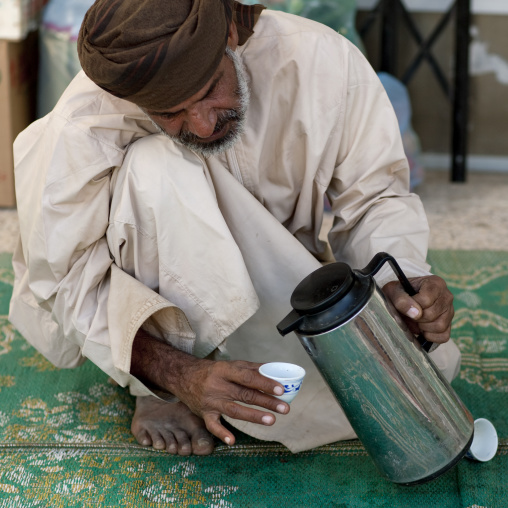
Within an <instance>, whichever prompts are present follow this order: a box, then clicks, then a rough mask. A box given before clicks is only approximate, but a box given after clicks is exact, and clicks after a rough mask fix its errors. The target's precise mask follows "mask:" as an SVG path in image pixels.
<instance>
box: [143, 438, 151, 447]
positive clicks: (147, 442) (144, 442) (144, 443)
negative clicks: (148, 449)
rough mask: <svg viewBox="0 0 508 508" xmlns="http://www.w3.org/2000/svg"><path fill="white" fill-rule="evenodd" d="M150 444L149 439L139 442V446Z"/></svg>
mask: <svg viewBox="0 0 508 508" xmlns="http://www.w3.org/2000/svg"><path fill="white" fill-rule="evenodd" d="M149 444H150V440H149V439H143V440H142V441H141V446H148V445H149Z"/></svg>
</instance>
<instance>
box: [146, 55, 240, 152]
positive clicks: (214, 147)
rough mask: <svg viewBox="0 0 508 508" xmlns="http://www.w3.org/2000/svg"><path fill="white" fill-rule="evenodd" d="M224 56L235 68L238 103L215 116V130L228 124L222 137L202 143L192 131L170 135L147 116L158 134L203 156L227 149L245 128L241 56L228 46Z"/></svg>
mask: <svg viewBox="0 0 508 508" xmlns="http://www.w3.org/2000/svg"><path fill="white" fill-rule="evenodd" d="M226 56H227V57H228V58H229V59H230V60H231V61H232V62H233V65H234V68H235V72H236V79H237V82H238V86H237V89H236V90H235V96H236V97H237V99H238V101H239V103H240V105H239V106H238V108H234V109H227V110H225V111H222V112H221V113H220V114H219V115H218V116H217V123H216V125H215V132H217V131H219V130H221V129H222V128H223V127H224V126H225V125H226V124H229V130H228V131H227V133H226V134H225V135H224V136H223V137H222V138H219V139H216V140H214V141H210V142H209V143H202V142H200V141H199V140H200V139H201V138H199V136H196V135H195V134H193V133H192V132H183V133H181V134H180V135H178V136H172V135H170V134H168V133H167V132H166V131H165V130H164V129H162V127H161V126H160V125H159V124H157V123H156V122H155V121H154V120H153V119H152V118H151V117H150V116H148V118H150V120H151V122H152V124H153V125H154V126H155V128H156V129H157V131H158V132H159V134H164V135H165V136H167V137H168V138H170V139H172V140H173V141H175V142H176V143H179V144H181V145H183V146H185V147H186V148H189V149H190V150H192V151H194V152H197V153H198V154H201V155H203V156H204V157H213V156H215V155H220V154H221V153H224V152H225V151H226V150H229V149H230V148H231V147H232V146H233V145H234V144H235V143H236V142H237V141H238V139H239V138H240V136H241V135H242V134H243V132H244V129H245V117H246V112H247V108H248V107H249V101H250V90H249V82H248V77H247V72H246V70H245V66H244V65H243V62H242V60H241V58H240V57H239V56H238V55H237V54H236V53H235V52H234V51H233V50H232V49H230V48H229V47H228V46H226Z"/></svg>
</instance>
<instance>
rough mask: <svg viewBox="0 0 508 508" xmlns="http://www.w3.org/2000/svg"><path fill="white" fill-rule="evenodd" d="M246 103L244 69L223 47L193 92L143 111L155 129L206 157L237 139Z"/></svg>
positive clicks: (246, 90) (226, 147)
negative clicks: (183, 98)
mask: <svg viewBox="0 0 508 508" xmlns="http://www.w3.org/2000/svg"><path fill="white" fill-rule="evenodd" d="M248 105H249V87H248V82H247V75H246V72H245V69H244V67H243V64H242V61H241V59H240V57H239V56H238V55H237V54H236V53H235V52H234V51H233V50H232V49H231V48H230V47H229V46H227V47H226V53H225V56H224V58H223V59H222V62H221V64H220V65H219V67H218V69H217V71H216V72H215V74H214V75H213V76H212V78H211V79H210V81H209V82H208V83H207V84H206V85H205V86H204V87H203V88H202V89H201V90H200V91H199V92H198V93H197V94H195V95H194V96H192V97H191V98H190V99H188V100H187V101H184V102H183V103H181V104H179V105H177V106H176V107H174V108H170V109H169V110H166V111H154V110H147V109H144V111H145V113H146V114H147V115H148V116H149V117H150V118H151V120H152V122H153V123H154V125H155V126H156V127H157V129H158V130H159V132H162V133H164V134H166V135H167V136H168V137H169V138H171V139H173V140H174V141H177V142H179V143H181V144H182V145H184V146H186V147H188V148H190V149H191V150H194V151H197V152H199V153H201V154H202V155H204V156H205V157H209V156H212V155H218V154H219V153H221V152H223V151H224V150H227V149H228V148H230V147H231V146H232V145H233V144H234V143H235V142H236V141H237V139H238V138H239V137H240V135H241V134H242V132H243V127H244V123H245V113H246V111H247V107H248Z"/></svg>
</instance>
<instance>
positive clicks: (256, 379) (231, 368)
mask: <svg viewBox="0 0 508 508" xmlns="http://www.w3.org/2000/svg"><path fill="white" fill-rule="evenodd" d="M243 363H244V362H229V363H227V362H217V368H218V369H224V373H221V374H222V375H223V377H225V378H227V379H228V380H229V381H231V382H233V383H236V384H237V385H239V386H244V387H247V388H253V389H254V390H259V391H262V392H264V393H268V394H270V395H282V394H283V393H284V387H283V386H282V385H281V384H280V383H278V382H277V381H274V380H273V379H270V378H267V377H265V376H262V375H261V374H260V373H259V372H258V370H257V369H252V368H250V367H249V366H248V367H244V366H243V365H242V364H243ZM259 365H261V364H259ZM238 400H241V401H242V402H246V403H247V404H251V402H248V401H247V400H243V399H238Z"/></svg>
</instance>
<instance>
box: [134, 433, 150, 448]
mask: <svg viewBox="0 0 508 508" xmlns="http://www.w3.org/2000/svg"><path fill="white" fill-rule="evenodd" d="M132 434H133V435H134V437H135V438H136V440H137V442H138V443H139V444H140V445H141V446H151V444H152V439H151V438H150V434H148V432H147V431H146V430H145V429H141V430H139V431H137V432H134V430H133V431H132Z"/></svg>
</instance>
